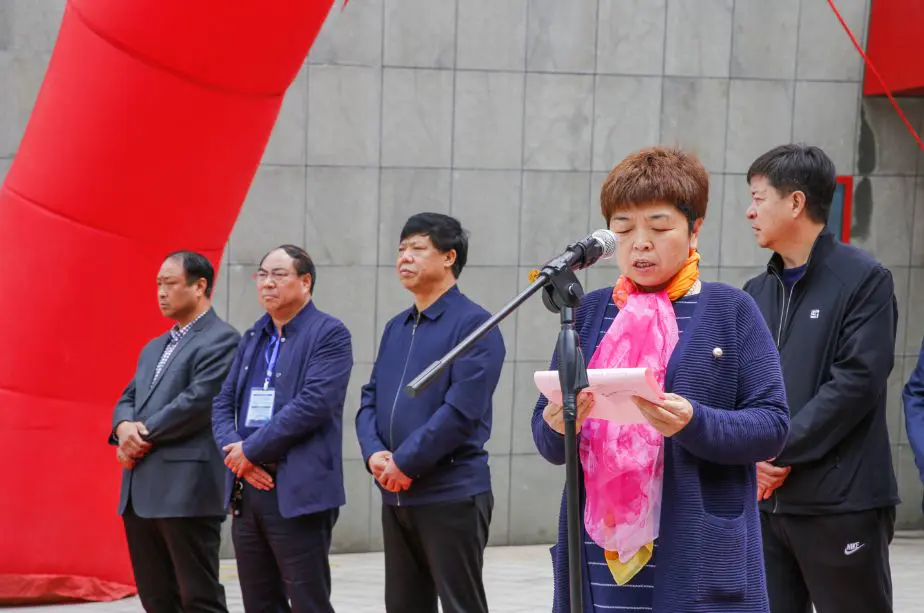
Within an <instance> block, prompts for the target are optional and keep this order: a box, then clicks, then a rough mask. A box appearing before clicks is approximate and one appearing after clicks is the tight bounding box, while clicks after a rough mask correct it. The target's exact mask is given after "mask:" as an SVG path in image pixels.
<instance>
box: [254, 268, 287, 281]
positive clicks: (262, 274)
mask: <svg viewBox="0 0 924 613" xmlns="http://www.w3.org/2000/svg"><path fill="white" fill-rule="evenodd" d="M291 276H292V273H291V272H290V271H288V270H273V271H266V270H258V271H257V272H255V273H253V274H252V275H251V277H252V278H253V280H254V281H256V282H257V283H260V284H263V283H266V282H267V281H269V280H270V279H272V280H273V282H274V283H281V282H282V281H285V280H286V279H288V278H289V277H291Z"/></svg>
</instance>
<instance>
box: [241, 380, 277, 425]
mask: <svg viewBox="0 0 924 613" xmlns="http://www.w3.org/2000/svg"><path fill="white" fill-rule="evenodd" d="M275 399H276V390H274V389H272V388H271V389H266V390H265V389H261V388H258V387H255V388H253V389H251V390H250V404H249V405H248V406H247V421H246V426H247V427H248V428H259V427H260V426H265V425H266V424H267V423H269V420H270V419H271V418H272V417H273V401H274V400H275Z"/></svg>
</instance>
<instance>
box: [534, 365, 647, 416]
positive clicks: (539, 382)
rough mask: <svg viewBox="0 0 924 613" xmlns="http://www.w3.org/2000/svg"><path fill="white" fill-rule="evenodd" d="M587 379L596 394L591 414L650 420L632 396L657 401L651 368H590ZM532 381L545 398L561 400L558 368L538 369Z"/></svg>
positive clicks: (558, 401)
mask: <svg viewBox="0 0 924 613" xmlns="http://www.w3.org/2000/svg"><path fill="white" fill-rule="evenodd" d="M587 380H588V382H589V383H590V386H589V387H587V388H586V389H585V391H588V392H593V393H594V397H595V402H594V408H593V410H591V412H590V415H589V416H588V417H594V418H597V419H609V420H610V421H614V422H616V423H619V424H640V423H648V422H647V420H646V419H645V418H644V417H643V416H642V413H641V411H639V410H638V407H637V406H635V403H634V402H632V396H640V397H642V398H645V399H646V400H650V401H652V402H654V401H656V400H657V399H658V394H659V393H660V391H661V387H660V386H659V385H658V382H657V380H655V378H654V375H653V374H652V373H651V369H649V368H594V369H588V371H587ZM533 381H534V382H535V383H536V387H537V388H539V391H540V392H541V393H542V394H543V395H544V396H545V397H546V398H548V399H549V400H550V401H552V402H554V403H555V404H561V386H560V385H559V383H558V371H555V370H540V371H536V373H535V374H534V375H533Z"/></svg>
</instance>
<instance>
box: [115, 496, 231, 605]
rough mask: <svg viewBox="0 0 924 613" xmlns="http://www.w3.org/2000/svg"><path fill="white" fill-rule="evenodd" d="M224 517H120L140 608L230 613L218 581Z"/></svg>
mask: <svg viewBox="0 0 924 613" xmlns="http://www.w3.org/2000/svg"><path fill="white" fill-rule="evenodd" d="M221 521H222V517H172V518H167V519H145V518H143V517H138V516H137V515H136V514H135V511H134V509H133V508H132V505H131V502H129V504H128V507H127V508H126V509H125V513H124V514H123V515H122V522H123V524H124V525H125V537H126V539H127V540H128V553H129V556H130V557H131V560H132V570H133V571H134V574H135V583H136V584H137V585H138V596H139V598H140V599H141V606H143V607H144V610H145V611H147V612H148V613H194V612H199V611H201V612H203V613H205V612H208V613H227V611H228V608H227V605H226V602H225V588H224V587H223V586H222V585H221V582H219V580H218V552H219V549H220V548H221Z"/></svg>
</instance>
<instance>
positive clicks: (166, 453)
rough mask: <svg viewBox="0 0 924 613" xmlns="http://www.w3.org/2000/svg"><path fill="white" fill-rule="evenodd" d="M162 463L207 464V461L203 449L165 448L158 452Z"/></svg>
mask: <svg viewBox="0 0 924 613" xmlns="http://www.w3.org/2000/svg"><path fill="white" fill-rule="evenodd" d="M160 453H161V457H162V458H163V460H164V462H207V461H208V459H209V456H208V453H206V451H205V449H193V448H185V449H184V448H175V449H171V448H169V447H168V448H166V449H164V450H163V451H161V452H160Z"/></svg>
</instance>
